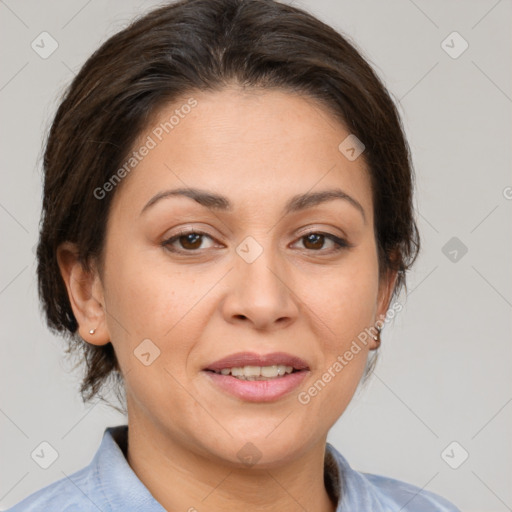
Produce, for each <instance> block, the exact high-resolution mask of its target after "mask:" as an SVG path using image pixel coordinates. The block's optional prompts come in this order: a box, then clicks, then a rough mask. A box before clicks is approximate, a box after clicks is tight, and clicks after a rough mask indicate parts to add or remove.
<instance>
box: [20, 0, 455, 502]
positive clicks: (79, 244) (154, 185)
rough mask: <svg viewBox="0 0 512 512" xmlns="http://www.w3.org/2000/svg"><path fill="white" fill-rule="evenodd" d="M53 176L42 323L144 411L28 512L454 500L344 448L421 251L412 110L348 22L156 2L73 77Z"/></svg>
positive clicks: (110, 431) (262, 7)
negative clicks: (359, 461) (401, 112)
mask: <svg viewBox="0 0 512 512" xmlns="http://www.w3.org/2000/svg"><path fill="white" fill-rule="evenodd" d="M44 171H45V183H44V200H43V222H42V228H41V234H40V241H39V245H38V251H37V256H38V278H39V290H40V295H41V298H42V302H43V305H44V308H45V313H46V316H47V320H48V325H49V326H50V327H51V328H52V329H53V330H55V331H57V332H60V333H63V334H66V335H67V336H68V339H69V341H70V347H71V348H72V349H76V350H79V351H83V358H84V360H85V362H86V366H87V373H86V376H85V378H84V381H83V385H82V389H81V391H82V395H83V397H84V400H90V399H91V398H92V397H93V396H96V395H98V394H99V392H100V389H101V388H102V386H104V385H105V384H106V383H107V382H108V380H109V379H111V380H113V381H114V383H116V384H117V385H118V386H119V388H118V389H119V391H120V392H121V393H125V396H126V409H127V415H128V424H127V425H119V426H117V427H109V428H107V429H106V430H105V433H104V436H103V441H102V443H101V446H100V447H99V449H98V452H97V453H96V455H95V457H94V459H93V460H92V462H91V464H90V465H89V466H87V467H86V468H83V469H82V470H80V471H78V472H77V473H75V474H73V475H71V476H70V477H69V478H64V479H62V480H60V481H58V482H55V483H53V484H51V485H49V486H48V487H45V488H43V489H41V490H40V491H38V492H36V493H34V494H33V495H31V496H29V497H28V498H26V499H25V500H23V501H22V502H21V503H19V504H18V505H16V506H15V507H14V508H12V509H11V510H13V511H21V510H23V511H32V510H80V511H86V510H87V511H88V510H103V511H106V510H119V511H121V510H123V511H126V510H145V511H146V510H147V511H157V510H158V511H159V510H168V511H179V510H183V511H186V510H188V511H196V510H197V511H201V510H208V511H220V510H268V511H270V510H281V511H282V510H286V511H295V510H297V511H298V510H301V511H303V510H309V511H313V510H314V511H319V512H332V511H356V510H365V511H367V510H382V511H384V510H397V511H398V510H403V511H419V512H421V511H427V510H428V511H434V510H438V511H456V510H457V509H456V507H455V506H454V505H452V504H451V503H449V502H448V501H447V500H446V499H444V498H442V497H440V496H438V495H436V494H434V493H431V492H428V491H426V490H422V489H420V488H419V487H416V486H414V485H412V484H409V483H405V482H400V481H397V480H393V479H390V478H386V477H383V476H379V475H371V474H364V473H359V472H357V471H355V470H354V469H352V468H351V467H350V465H349V463H348V462H347V460H346V459H345V458H344V457H343V456H342V455H341V454H340V453H339V452H338V451H337V450H336V449H335V448H334V446H332V445H331V444H329V443H327V442H326V439H327V434H328V431H329V429H330V428H331V427H332V425H333V424H334V423H335V422H336V421H337V419H338V418H339V417H340V416H341V414H343V412H344V411H345V409H346V408H347V406H348V404H349V402H350V400H351V399H352V397H353V395H354V392H355V390H356V388H357V386H358V384H359V382H360V381H361V380H362V379H363V381H364V379H365V378H367V377H368V375H370V373H371V369H372V366H373V364H374V363H375V358H374V357H371V356H373V355H374V354H375V351H376V350H377V349H378V347H379V344H380V330H381V329H382V327H383V325H384V324H385V323H386V322H387V321H388V320H389V319H390V318H391V317H392V316H393V314H394V312H395V311H396V309H397V306H399V304H398V305H397V304H396V303H394V302H393V298H394V297H396V295H397V294H398V293H399V291H400V289H401V288H402V287H403V286H404V285H405V272H406V271H407V270H408V269H409V268H410V266H411V265H412V263H413V261H414V259H415V257H416V255H417V252H418V249H419V237H418V233H417V229H416V225H415V222H414V218H413V208H412V187H413V174H412V168H411V163H410V157H409V150H408V145H407V142H406V140H405V137H404V134H403V130H402V127H401V123H400V119H399V116H398V114H397V111H396V109H395V106H394V105H393V102H392V101H391V99H390V97H389V95H388V93H387V91H386V89H385V88H384V86H383V85H382V83H381V82H380V81H379V79H378V78H377V76H376V75H375V73H374V72H373V71H372V70H371V68H370V67H369V65H368V64H367V63H366V62H365V60H364V59H363V58H362V57H361V55H360V54H359V53H358V52H357V51H356V49H355V48H354V47H353V46H351V44H349V42H348V41H347V40H345V39H344V38H343V37H342V36H341V35H340V34H338V33H337V32H335V31H334V30H333V29H332V28H330V27H328V26H326V25H325V24H323V23H321V22H320V21H319V20H317V19H315V18H314V17H312V16H311V15H310V14H308V13H306V12H304V11H302V10H300V9H297V8H294V7H291V6H287V5H284V4H279V3H276V2H274V1H271V0H248V1H242V0H184V1H181V2H178V3H173V4H170V5H168V6H165V7H162V8H159V9H157V10H154V11H152V12H150V13H149V14H147V15H146V16H145V17H143V18H141V19H139V20H137V21H135V22H134V23H133V24H132V25H131V26H129V27H128V28H127V29H125V30H123V31H122V32H119V33H118V34H116V35H114V36H113V37H112V38H110V39H109V40H108V41H107V42H106V43H105V44H103V45H102V46H101V48H100V49H99V50H97V51H96V52H95V53H94V54H93V55H92V56H91V57H90V59H89V60H88V61H87V62H86V64H85V65H84V66H83V68H82V69H81V71H80V73H79V74H78V75H77V76H76V78H75V79H74V81H73V83H72V84H71V86H70V88H69V90H68V92H67V94H66V96H65V98H64V100H63V101H62V103H61V105H60V107H59V109H58V112H57V114H56V117H55V120H54V122H53V125H52V128H51V131H50V134H49V138H48V141H47V146H46V152H45V157H44ZM370 354H371V355H370ZM369 356H370V357H369Z"/></svg>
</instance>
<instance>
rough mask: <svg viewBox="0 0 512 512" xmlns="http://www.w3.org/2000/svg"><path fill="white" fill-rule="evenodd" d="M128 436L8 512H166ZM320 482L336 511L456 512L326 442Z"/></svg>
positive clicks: (116, 431)
mask: <svg viewBox="0 0 512 512" xmlns="http://www.w3.org/2000/svg"><path fill="white" fill-rule="evenodd" d="M127 435H128V425H119V426H116V427H108V428H106V429H105V432H104V433H103V439H102V441H101V444H100V446H99V448H98V451H97V452H96V454H95V456H94V458H93V459H92V461H91V463H90V464H89V465H88V466H86V467H85V468H83V469H81V470H79V471H77V472H75V473H73V474H71V475H70V476H69V478H62V479H61V480H58V481H56V482H53V483H52V484H50V485H48V486H46V487H43V488H42V489H40V490H39V491H36V492H35V493H33V494H31V495H30V496H28V497H27V498H25V499H24V500H22V501H21V502H19V503H18V504H17V505H15V506H14V507H12V508H10V509H9V510H8V511H7V512H35V511H38V512H42V511H44V512H114V511H115V512H131V511H133V512H135V511H145V512H165V509H164V508H163V507H162V505H160V503H158V502H157V501H156V500H155V498H153V496H152V495H151V493H150V492H149V490H148V489H147V488H146V487H145V485H144V484H143V483H142V482H141V481H140V480H139V478H138V477H137V475H136V474H135V473H134V472H133V470H132V469H131V467H130V465H129V464H128V462H127V461H126V457H125V453H126V446H127V439H128V437H127ZM324 481H325V485H326V489H327V491H328V492H329V494H330V495H331V496H332V497H333V498H334V500H335V502H336V503H337V508H336V512H359V511H361V512H370V511H371V512H460V510H459V509H458V508H457V507H455V506H454V505H452V504H451V503H450V502H448V501H447V500H445V499H444V498H442V497H441V496H438V495H437V494H434V493H432V492H429V491H425V490H422V489H420V488H419V487H416V486H414V485H411V484H408V483H405V482H401V481H399V480H395V479H392V478H386V477H384V476H379V475H373V474H369V473H360V472H358V471H355V470H353V469H352V468H351V467H350V466H349V464H348V462H347V460H346V459H345V458H344V457H343V456H342V455H341V454H340V453H339V452H338V451H337V450H336V449H335V448H334V446H332V445H331V444H330V443H326V451H325V463H324ZM192 506H193V504H192ZM199 509H200V510H204V506H203V507H199V506H198V510H199ZM311 512H315V511H311Z"/></svg>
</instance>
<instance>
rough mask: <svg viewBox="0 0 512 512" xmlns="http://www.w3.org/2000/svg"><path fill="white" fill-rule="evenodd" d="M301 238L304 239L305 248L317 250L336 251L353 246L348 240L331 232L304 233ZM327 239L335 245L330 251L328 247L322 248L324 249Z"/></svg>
mask: <svg viewBox="0 0 512 512" xmlns="http://www.w3.org/2000/svg"><path fill="white" fill-rule="evenodd" d="M300 240H303V245H304V248H305V249H308V250H310V251H316V252H336V251H340V250H342V249H346V248H348V247H351V244H349V243H348V242H347V241H346V240H343V239H342V238H338V237H337V236H334V235H332V234H330V233H321V232H311V233H307V234H305V235H303V236H302V237H301V238H300ZM327 241H328V242H331V244H333V245H334V247H333V248H331V250H330V251H329V250H328V249H327V250H322V249H324V245H325V243H326V242H327Z"/></svg>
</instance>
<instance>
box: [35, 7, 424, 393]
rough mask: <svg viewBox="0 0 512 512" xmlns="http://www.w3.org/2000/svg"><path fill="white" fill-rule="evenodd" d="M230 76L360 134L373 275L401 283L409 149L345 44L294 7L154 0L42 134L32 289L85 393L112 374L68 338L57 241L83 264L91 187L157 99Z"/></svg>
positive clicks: (107, 352) (97, 245) (376, 86)
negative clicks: (308, 104)
mask: <svg viewBox="0 0 512 512" xmlns="http://www.w3.org/2000/svg"><path fill="white" fill-rule="evenodd" d="M229 83H236V84H238V85H239V86H241V87H262V88H279V89H281V90H285V91H290V92H296V93H300V94H303V95H306V96H309V97H311V98H313V99H316V100H318V101H319V102H320V103H322V105H324V106H325V107H326V108H327V110H328V112H330V113H332V115H333V116H334V117H336V118H337V119H339V120H340V121H341V122H342V123H343V124H344V125H345V127H346V128H347V129H348V130H349V131H350V132H351V133H352V134H354V135H356V137H357V138H358V139H360V140H361V141H362V142H363V143H364V145H365V151H364V153H363V157H364V161H365V162H366V164H367V166H368V169H369V172H370V178H371V184H372V195H373V204H374V223H375V237H376V242H377V247H378V260H379V269H380V273H381V275H383V273H384V272H386V271H388V270H397V271H398V278H397V282H396V285H395V289H394V292H393V297H395V296H396V295H398V293H399V292H400V290H401V288H402V287H404V286H405V271H406V270H407V269H408V268H409V267H410V266H411V265H412V263H413V262H414V260H415V259H416V256H417V253H418V251H419V247H420V241H419V234H418V230H417V227H416V224H415V221H414V216H413V205H412V196H413V179H414V176H413V169H412V165H411V159H410V150H409V146H408V144H407V141H406V138H405V135H404V132H403V127H402V124H401V120H400V116H399V114H398V111H397V109H396V107H395V105H394V103H393V101H392V99H391V98H390V96H389V94H388V92H387V90H386V88H385V87H384V85H383V84H382V82H381V81H380V79H379V78H378V77H377V75H376V74H375V72H374V71H373V70H372V68H371V67H370V65H369V64H368V63H367V62H366V60H365V59H364V58H363V57H362V55H361V54H360V52H359V51H358V50H356V48H355V46H354V45H353V44H352V43H350V42H349V41H348V40H347V38H346V37H344V36H342V35H341V34H339V33H338V32H337V31H335V30H334V29H333V28H331V27H329V26H328V25H326V24H324V23H323V22H321V21H319V20H318V19H316V18H315V17H314V16H312V15H311V14H309V13H307V12H305V11H304V10H301V9H298V8H295V7H291V6H289V5H286V4H281V3H278V2H276V1H273V0H182V1H179V2H176V3H172V4H169V5H166V6H164V7H160V8H158V9H155V10H153V11H151V12H149V13H148V14H146V15H145V16H143V17H142V18H140V19H138V20H135V21H134V22H133V23H132V24H131V25H129V26H128V27H127V28H126V29H124V30H122V31H120V32H118V33H117V34H115V35H114V36H112V37H111V38H110V39H108V40H107V41H106V42H105V43H104V44H103V45H102V46H101V47H100V48H99V49H98V50H96V51H95V52H94V53H93V55H92V56H91V57H90V58H89V59H88V60H87V62H86V63H85V64H84V65H83V67H82V68H81V70H80V72H79V73H78V75H77V76H76V77H75V78H74V80H73V82H72V83H71V85H70V86H69V88H68V89H67V91H66V93H65V95H64V98H63V100H62V102H61V104H60V106H59V108H58V110H57V113H56V115H55V119H54V121H53V124H52V126H51V129H50V132H49V135H48V138H47V142H46V148H45V153H44V160H43V167H44V197H43V205H42V218H41V230H40V239H39V244H38V248H37V258H38V267H37V274H38V282H39V294H40V298H41V302H42V306H43V308H44V313H45V315H46V319H47V323H48V326H49V327H50V329H51V330H53V331H55V332H60V333H62V334H64V335H65V336H66V337H67V339H68V344H69V346H68V353H69V352H72V351H75V350H77V351H79V352H80V353H82V357H81V360H84V361H85V363H86V366H87V368H86V374H85V376H84V379H83V382H82V385H81V388H80V392H81V395H82V398H83V400H84V402H85V401H88V400H90V399H91V398H92V397H93V396H95V395H99V396H100V398H101V399H103V397H102V396H101V394H100V393H99V391H100V388H102V386H103V385H104V384H105V383H106V381H107V380H108V379H109V377H112V378H114V380H115V381H116V382H117V383H118V384H120V383H122V376H121V374H120V368H119V366H118V363H117V359H116V355H115V353H114V350H113V346H112V344H111V343H110V342H109V343H108V344H107V345H104V346H95V345H91V344H88V343H86V342H85V341H84V340H83V339H82V338H81V337H80V336H79V334H78V331H77V328H78V324H77V321H76V318H75V316H74V314H73V311H72V309H71V305H70V302H69V298H68V294H67V290H66V287H65V284H64V281H63V279H62V276H61V274H60V270H59V267H58V263H57V258H56V250H57V247H58V246H59V244H61V243H62V242H64V241H70V242H74V243H75V244H76V245H77V248H78V253H79V258H80V261H82V262H83V264H84V267H85V268H86V269H87V268H89V262H90V261H91V259H92V258H97V260H98V261H99V262H101V257H102V249H103V247H104V241H105V230H106V221H107V218H108V213H109V206H110V204H111V201H112V198H113V196H114V194H115V193H117V192H118V190H115V191H113V192H112V193H110V194H106V196H105V197H104V198H103V199H101V200H98V199H97V198H96V197H95V195H94V194H93V191H94V190H95V189H97V188H98V187H102V186H103V185H104V184H105V183H106V182H107V181H108V180H109V178H110V177H111V176H112V174H113V173H114V172H115V170H117V169H119V167H120V166H121V165H122V163H123V162H124V161H125V159H126V156H127V155H128V154H129V153H130V150H131V149H132V146H133V144H134V143H135V141H136V140H137V138H138V137H139V136H140V134H141V132H142V131H143V130H144V129H145V127H146V126H147V123H148V121H149V120H150V119H151V118H152V116H153V115H154V114H155V113H157V112H158V110H159V109H160V108H161V107H162V106H164V105H165V104H168V103H169V102H172V101H174V100H176V99H177V98H178V97H182V96H183V95H184V94H187V93H190V92H192V91H194V90H196V91H197V90H199V91H208V90H211V91H214V90H219V89H221V88H222V87H223V86H226V85H227V84H229ZM340 142H341V141H340ZM117 188H119V187H117ZM368 374H369V371H368V368H367V372H366V373H365V377H367V375H368ZM120 388H121V386H117V393H118V397H119V396H120V395H119V393H122V390H121V389H120Z"/></svg>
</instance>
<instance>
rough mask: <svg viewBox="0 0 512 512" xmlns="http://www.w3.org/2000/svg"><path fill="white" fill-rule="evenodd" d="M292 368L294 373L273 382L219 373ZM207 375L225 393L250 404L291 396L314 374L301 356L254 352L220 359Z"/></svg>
mask: <svg viewBox="0 0 512 512" xmlns="http://www.w3.org/2000/svg"><path fill="white" fill-rule="evenodd" d="M272 365H284V366H291V367H293V369H294V370H295V371H294V372H293V373H289V374H286V375H284V376H282V377H276V378H275V379H271V380H260V381H258V380H252V381H251V380H240V379H237V378H236V377H233V376H232V375H222V374H220V373H215V371H220V370H222V369H223V368H236V367H242V366H272ZM203 373H204V374H205V375H206V376H207V377H208V378H209V379H211V381H212V382H213V384H214V385H216V386H218V387H219V388H220V389H221V390H223V391H225V392H227V393H229V394H230V395H233V396H236V397H237V398H240V399H241V400H245V401H248V402H271V401H274V400H278V399H279V398H281V397H283V396H285V395H287V394H288V393H290V392H291V391H293V390H294V389H295V388H297V387H298V386H299V385H300V384H301V382H302V381H303V380H304V379H305V378H306V376H307V375H308V374H309V373H310V372H309V366H308V365H307V363H306V362H305V361H304V360H302V359H300V358H299V357H296V356H292V355H290V354H286V353H284V352H274V353H272V354H266V355H259V354H256V353H253V352H240V353H237V354H232V355H230V356H228V357H224V358H223V359H219V360H218V361H215V362H214V363H211V364H210V365H208V366H207V367H206V368H204V370H203Z"/></svg>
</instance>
